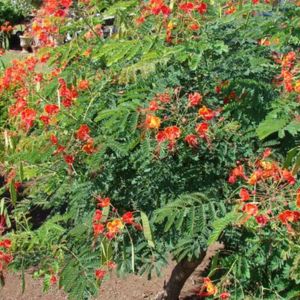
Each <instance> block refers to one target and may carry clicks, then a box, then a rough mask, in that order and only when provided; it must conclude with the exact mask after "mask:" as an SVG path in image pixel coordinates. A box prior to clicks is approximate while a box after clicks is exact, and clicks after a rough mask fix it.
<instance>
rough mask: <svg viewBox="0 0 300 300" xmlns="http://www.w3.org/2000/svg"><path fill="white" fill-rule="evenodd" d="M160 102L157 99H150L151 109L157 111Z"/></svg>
mask: <svg viewBox="0 0 300 300" xmlns="http://www.w3.org/2000/svg"><path fill="white" fill-rule="evenodd" d="M158 108H159V107H158V103H157V102H156V101H155V100H153V101H150V103H149V110H150V111H156V110H158Z"/></svg>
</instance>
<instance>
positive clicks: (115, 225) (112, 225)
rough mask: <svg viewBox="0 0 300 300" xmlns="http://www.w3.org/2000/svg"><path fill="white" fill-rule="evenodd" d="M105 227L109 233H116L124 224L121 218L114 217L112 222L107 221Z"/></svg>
mask: <svg viewBox="0 0 300 300" xmlns="http://www.w3.org/2000/svg"><path fill="white" fill-rule="evenodd" d="M106 227H107V230H108V232H109V233H110V234H116V233H118V232H119V231H120V229H122V228H123V227H124V224H123V222H122V220H121V219H115V220H113V221H112V222H108V223H107V225H106Z"/></svg>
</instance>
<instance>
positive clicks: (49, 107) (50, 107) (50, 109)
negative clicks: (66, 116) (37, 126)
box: [44, 104, 59, 115]
mask: <svg viewBox="0 0 300 300" xmlns="http://www.w3.org/2000/svg"><path fill="white" fill-rule="evenodd" d="M44 110H45V113H47V114H48V115H55V114H57V113H58V112H59V107H58V105H56V104H46V105H45V107H44Z"/></svg>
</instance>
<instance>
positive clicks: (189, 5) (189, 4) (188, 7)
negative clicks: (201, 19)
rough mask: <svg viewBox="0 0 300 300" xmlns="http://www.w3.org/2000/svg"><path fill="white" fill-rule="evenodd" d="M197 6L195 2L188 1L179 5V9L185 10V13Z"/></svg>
mask: <svg viewBox="0 0 300 300" xmlns="http://www.w3.org/2000/svg"><path fill="white" fill-rule="evenodd" d="M194 8H195V6H194V3H192V2H187V3H184V4H181V5H179V9H180V10H182V11H184V12H185V13H189V12H191V11H193V10H194Z"/></svg>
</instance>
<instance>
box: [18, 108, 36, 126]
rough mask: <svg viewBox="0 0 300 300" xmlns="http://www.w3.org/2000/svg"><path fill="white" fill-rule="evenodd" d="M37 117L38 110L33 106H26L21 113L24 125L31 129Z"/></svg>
mask: <svg viewBox="0 0 300 300" xmlns="http://www.w3.org/2000/svg"><path fill="white" fill-rule="evenodd" d="M35 118H36V111H35V110H34V109H31V108H25V109H24V110H23V111H22V113H21V119H22V125H23V126H24V127H25V128H26V130H29V128H30V127H32V126H33V123H34V120H35Z"/></svg>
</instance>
